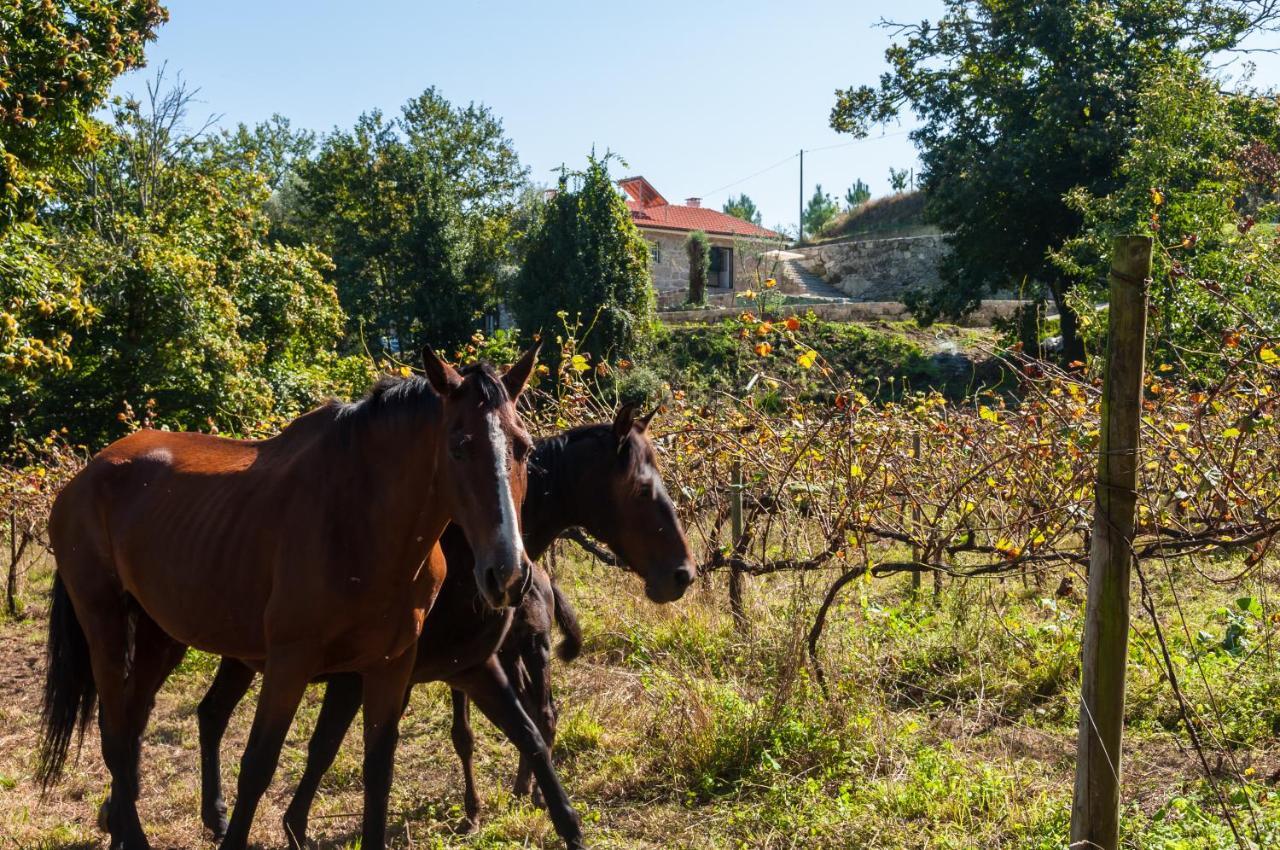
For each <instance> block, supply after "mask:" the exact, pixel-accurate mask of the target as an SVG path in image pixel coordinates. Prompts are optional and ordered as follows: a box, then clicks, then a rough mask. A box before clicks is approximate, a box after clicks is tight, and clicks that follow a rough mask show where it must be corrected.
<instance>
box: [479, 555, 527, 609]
mask: <svg viewBox="0 0 1280 850" xmlns="http://www.w3.org/2000/svg"><path fill="white" fill-rule="evenodd" d="M532 582H533V564H531V563H529V559H528V558H526V557H525V555H524V552H519V551H512V552H507V553H502V554H498V553H495V554H494V556H493V557H489V558H485V559H480V558H477V559H476V585H477V587H479V588H480V595H481V596H483V597H484V601H485V602H486V603H487V604H488V605H489V607H490V608H494V609H502V608H510V607H514V606H516V605H519V604H520V602H521V600H523V599H524V595H525V593H527V592H528V590H529V586H530V584H532Z"/></svg>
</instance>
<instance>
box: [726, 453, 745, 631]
mask: <svg viewBox="0 0 1280 850" xmlns="http://www.w3.org/2000/svg"><path fill="white" fill-rule="evenodd" d="M729 522H730V525H731V526H732V529H731V534H732V536H733V542H732V544H731V545H730V551H731V552H732V553H733V556H734V558H740V557H741V556H742V551H741V542H742V533H743V528H742V465H741V464H739V463H735V464H734V465H733V480H732V483H730V485H729ZM743 579H744V577H743V575H742V571H741V570H739V569H738V567H737V566H736V565H730V567H729V610H731V611H732V612H733V619H734V620H735V621H736V622H737V623H738V625H739V626H740V627H742V626H745V625H746V623H747V612H746V609H745V607H744V606H743V602H742V584H743Z"/></svg>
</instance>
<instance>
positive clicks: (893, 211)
mask: <svg viewBox="0 0 1280 850" xmlns="http://www.w3.org/2000/svg"><path fill="white" fill-rule="evenodd" d="M924 202H925V198H924V193H923V192H902V193H899V194H896V195H885V196H884V197H882V198H876V199H874V200H871V201H867V202H866V203H865V204H863V205H862V206H860V207H858V208H857V209H855V210H852V211H850V212H846V213H841V214H840V215H838V216H836V218H835V220H834V221H832V222H831V224H829V225H827V227H826V228H825V229H823V231H822V232H821V233H819V234H818V237H817V238H816V239H814V240H812V241H815V242H825V241H828V240H832V239H849V238H858V237H868V238H886V237H891V236H914V235H917V234H921V233H936V232H938V231H937V228H935V227H933V226H932V225H929V224H926V223H925V220H924Z"/></svg>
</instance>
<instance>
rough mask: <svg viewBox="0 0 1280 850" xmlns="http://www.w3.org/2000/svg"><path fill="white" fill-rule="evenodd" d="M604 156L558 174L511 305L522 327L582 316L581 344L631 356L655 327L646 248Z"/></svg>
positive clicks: (599, 352)
mask: <svg viewBox="0 0 1280 850" xmlns="http://www.w3.org/2000/svg"><path fill="white" fill-rule="evenodd" d="M608 161H609V156H608V155H606V156H604V157H597V156H596V155H595V154H594V153H592V154H591V156H589V157H588V158H587V168H586V170H585V171H583V172H581V173H578V174H569V173H567V172H566V173H564V174H562V175H561V177H560V184H559V189H558V191H557V192H556V193H555V196H554V197H553V198H551V200H550V201H549V202H548V203H547V207H546V209H545V210H544V212H543V215H542V216H541V218H540V220H539V222H538V224H537V225H536V227H535V229H534V232H533V234H532V235H531V236H530V239H529V242H528V250H527V252H526V254H525V258H524V265H523V267H522V268H521V270H520V274H519V276H518V277H517V279H516V283H515V287H514V291H513V293H512V296H513V297H512V302H513V303H512V306H513V308H514V309H515V312H516V317H517V319H518V320H519V322H520V325H521V327H523V328H524V329H525V331H526V332H530V333H532V332H537V331H545V332H548V333H550V332H553V331H554V330H556V329H557V328H558V327H560V325H561V318H560V316H559V315H558V314H559V313H560V312H561V311H563V312H565V313H566V314H567V318H568V319H569V320H570V321H573V320H574V319H580V320H581V322H582V325H583V328H584V329H586V330H587V333H586V336H585V338H584V339H583V340H582V349H583V350H586V351H589V352H591V353H592V354H595V355H596V356H597V357H601V356H605V357H634V356H635V355H636V354H637V353H638V352H640V351H642V350H643V349H644V348H645V346H646V345H647V343H648V341H649V338H650V335H651V333H652V325H653V288H652V285H651V282H650V275H649V250H648V246H647V245H646V244H645V241H644V239H642V238H641V236H640V232H639V231H638V230H637V229H636V226H635V223H634V222H633V221H632V220H631V211H630V210H628V209H627V205H626V202H625V201H623V199H622V195H621V194H619V192H618V190H617V188H616V187H615V186H614V182H613V179H612V178H611V177H610V176H609V163H608Z"/></svg>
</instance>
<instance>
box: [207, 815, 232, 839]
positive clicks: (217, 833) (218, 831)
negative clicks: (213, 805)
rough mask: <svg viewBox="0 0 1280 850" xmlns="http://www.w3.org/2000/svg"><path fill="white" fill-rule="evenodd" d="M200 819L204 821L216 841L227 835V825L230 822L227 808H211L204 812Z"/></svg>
mask: <svg viewBox="0 0 1280 850" xmlns="http://www.w3.org/2000/svg"><path fill="white" fill-rule="evenodd" d="M200 820H201V822H202V823H204V828H205V829H207V830H209V832H210V834H212V835H213V840H214V841H218V842H220V841H222V839H224V838H226V837H227V827H228V826H229V825H230V824H229V823H228V822H227V810H226V809H211V810H209V811H207V812H205V813H204V814H202V815H201V816H200Z"/></svg>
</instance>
